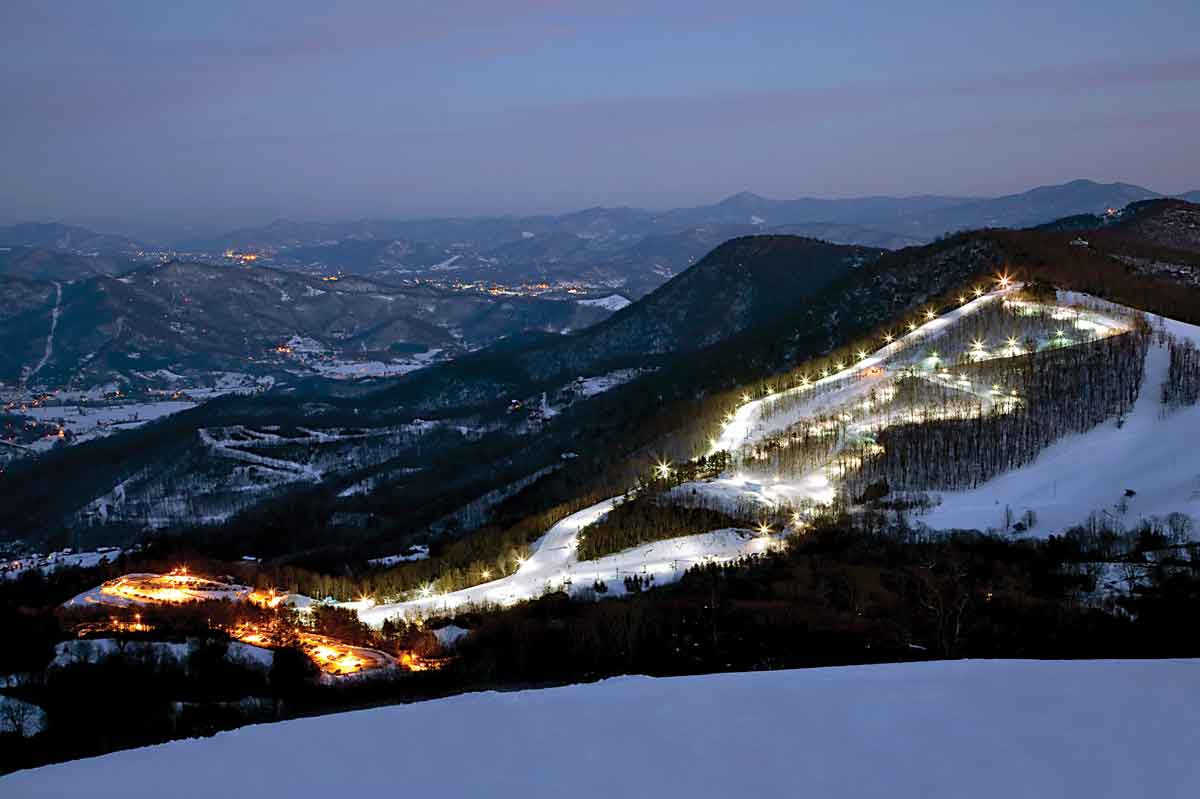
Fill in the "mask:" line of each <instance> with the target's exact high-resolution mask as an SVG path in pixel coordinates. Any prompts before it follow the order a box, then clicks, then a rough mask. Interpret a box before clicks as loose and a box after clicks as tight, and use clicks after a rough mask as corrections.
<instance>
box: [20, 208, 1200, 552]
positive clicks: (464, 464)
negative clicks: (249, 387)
mask: <svg viewBox="0 0 1200 799" xmlns="http://www.w3.org/2000/svg"><path fill="white" fill-rule="evenodd" d="M1101 210H1104V209H1101ZM1196 210H1197V209H1196V207H1195V206H1188V205H1186V204H1184V203H1182V202H1179V201H1171V200H1157V201H1154V202H1145V203H1134V204H1133V205H1131V206H1129V207H1128V208H1127V209H1125V210H1123V211H1120V212H1115V213H1113V214H1107V213H1101V214H1099V215H1092V216H1091V218H1090V222H1087V223H1086V224H1084V220H1082V219H1076V220H1070V223H1069V224H1067V223H1064V224H1061V225H1055V226H1049V227H1046V228H1043V229H1041V230H1032V231H1021V232H1010V231H992V232H987V231H984V232H975V233H966V234H961V235H955V236H950V237H946V238H944V239H941V240H939V241H937V242H934V243H932V244H929V245H926V246H922V247H912V248H906V249H904V250H902V251H898V252H887V251H883V250H878V249H871V248H864V247H855V246H847V245H834V244H829V243H826V242H820V241H815V240H812V239H803V238H799V237H794V236H774V235H765V236H753V237H742V238H737V239H734V240H731V241H728V242H725V243H724V244H722V245H720V246H719V247H717V248H715V249H714V250H713V251H712V252H711V253H710V254H708V255H707V256H705V257H704V258H702V259H701V260H700V261H699V262H698V263H697V264H696V265H694V266H692V267H691V268H690V269H688V270H686V271H685V272H684V273H682V274H681V275H679V276H677V277H675V278H674V279H672V280H669V281H667V282H666V283H665V284H664V285H662V286H661V287H659V288H658V289H656V290H655V291H653V292H651V293H650V294H649V295H648V296H646V297H644V298H642V299H640V300H638V301H637V302H634V303H633V304H632V305H630V306H628V307H626V308H624V309H622V310H619V311H617V312H616V313H614V314H612V315H611V316H609V317H608V318H607V319H604V320H603V321H600V322H598V323H596V324H593V325H591V326H590V327H587V328H585V329H582V330H578V332H574V333H572V334H571V335H560V334H546V333H541V334H538V333H530V334H527V335H523V336H514V337H511V338H509V339H507V340H505V341H502V342H499V343H496V344H493V345H492V346H490V347H487V348H485V349H483V350H481V351H478V352H470V353H466V354H463V355H461V356H460V357H458V358H455V359H454V360H452V361H449V362H447V363H439V364H434V365H431V366H429V367H428V368H425V369H420V370H419V371H414V372H412V373H411V374H407V375H405V376H403V377H398V378H395V379H388V380H385V381H382V382H375V383H372V384H360V385H355V386H352V387H349V388H348V387H347V386H346V385H345V384H343V383H338V384H334V383H332V381H326V382H321V381H293V380H287V379H285V380H283V381H282V384H281V383H279V382H277V383H276V385H275V388H274V389H273V390H271V391H267V392H265V393H262V394H259V395H256V396H254V397H234V396H231V397H225V398H222V399H221V400H218V401H215V402H210V403H206V404H204V405H202V406H200V407H198V408H194V409H192V410H189V411H186V412H183V413H180V414H177V415H175V416H172V417H168V418H166V419H163V420H161V421H160V422H157V423H153V424H150V425H146V426H145V427H143V428H140V429H138V430H133V431H129V432H126V433H119V434H117V435H116V436H114V437H112V438H100V439H97V440H94V441H88V442H85V443H81V444H77V445H74V446H71V447H64V448H60V449H55V450H51V451H50V452H48V453H46V454H45V455H42V456H39V457H38V458H36V459H32V460H29V461H28V462H24V465H18V466H13V467H10V468H9V470H8V471H7V472H6V473H4V474H0V494H7V495H12V496H21V497H25V498H26V501H25V502H22V503H19V504H18V505H15V506H12V507H8V508H4V507H0V536H2V535H3V534H5V533H6V532H7V533H8V534H10V535H25V536H30V535H34V534H37V533H38V531H51V530H53V531H58V530H62V529H64V528H71V527H75V528H81V527H86V526H88V525H94V524H102V525H113V524H118V525H120V524H128V525H132V526H133V527H135V528H141V527H144V526H170V525H180V524H187V523H189V522H190V521H194V520H197V519H204V520H209V521H213V520H217V521H219V520H223V519H229V518H231V514H234V513H239V512H241V513H244V514H249V515H245V516H243V517H241V519H240V520H238V519H235V522H236V523H237V524H240V525H241V526H238V527H234V528H231V531H230V533H229V534H230V536H231V540H232V541H235V542H236V546H237V547H238V551H253V552H255V553H256V554H259V555H267V556H270V555H274V554H286V553H293V552H297V551H301V550H303V549H305V548H307V547H319V546H324V545H325V544H326V543H327V542H328V541H329V540H332V539H331V535H332V536H341V535H345V536H346V540H348V541H350V540H360V541H367V540H369V539H371V538H372V537H375V538H376V539H377V540H382V538H381V537H388V540H389V541H398V540H405V537H406V536H409V535H417V534H423V531H426V530H428V529H430V526H431V525H435V524H441V522H440V521H439V520H442V519H444V518H446V517H447V516H448V515H452V514H455V513H457V512H458V511H459V510H460V509H461V508H463V507H464V502H471V501H473V499H474V498H478V497H484V496H486V495H490V492H494V491H496V490H497V488H498V487H499V486H505V485H509V484H513V483H514V482H516V481H519V480H521V479H523V478H524V477H526V476H528V475H530V474H537V473H541V472H542V470H550V469H554V470H561V473H562V475H563V477H562V478H561V479H562V480H563V481H564V482H563V483H562V485H563V486H570V485H574V486H578V485H583V484H584V483H585V482H586V480H591V479H599V478H596V477H595V476H596V475H604V474H607V473H608V470H609V469H615V468H618V464H619V463H620V462H621V459H623V458H626V457H630V456H631V455H632V454H633V453H642V454H645V453H648V452H649V453H662V452H663V450H661V449H658V447H659V444H660V443H661V441H662V436H663V435H664V434H665V433H666V432H667V431H669V430H673V429H675V428H673V427H671V426H670V424H678V423H679V420H680V419H684V418H687V419H689V420H690V417H689V414H690V413H692V412H694V410H695V408H697V407H699V406H697V405H695V404H694V403H695V402H696V401H697V399H698V398H701V397H705V396H706V395H712V394H714V392H721V391H724V390H727V389H731V388H733V387H734V386H738V385H746V384H747V382H748V381H754V380H759V379H765V378H766V377H768V376H770V375H773V374H775V373H777V372H779V371H781V370H785V369H788V368H790V367H791V366H794V365H795V364H797V363H799V362H802V361H804V360H805V359H807V358H809V357H812V356H814V355H818V354H824V353H832V352H834V351H835V350H836V349H837V348H838V347H842V346H846V345H848V344H849V343H850V342H851V341H853V340H854V338H855V337H857V336H861V335H863V334H864V333H866V332H867V331H870V330H872V329H874V328H876V327H877V326H878V325H881V324H883V323H885V322H889V321H891V320H896V319H898V318H900V316H901V315H902V314H905V313H907V312H909V311H910V310H912V309H914V308H918V307H921V306H922V305H923V304H924V303H926V302H927V301H929V299H930V298H932V297H934V296H936V295H938V294H939V293H941V292H944V291H947V290H949V289H951V288H953V287H957V286H962V285H964V284H965V282H966V281H968V280H974V279H978V278H980V277H982V276H986V275H992V274H995V271H996V270H998V269H1000V268H1002V267H1003V266H1004V265H1005V264H1013V263H1015V264H1017V266H1018V267H1021V266H1022V265H1024V266H1026V267H1029V265H1030V264H1040V263H1051V264H1057V265H1058V266H1057V267H1056V268H1057V269H1059V270H1061V273H1062V274H1073V273H1074V271H1075V270H1078V271H1079V272H1080V273H1081V274H1085V275H1087V274H1093V273H1095V274H1107V275H1109V276H1110V277H1112V276H1113V275H1118V276H1119V277H1120V278H1121V279H1122V280H1124V279H1126V278H1128V279H1129V280H1130V281H1136V284H1135V285H1136V286H1137V287H1138V290H1142V289H1149V288H1151V287H1152V284H1155V283H1157V281H1160V280H1162V281H1169V282H1166V283H1158V284H1157V288H1156V289H1155V290H1157V291H1160V292H1161V291H1166V292H1168V293H1169V292H1172V291H1175V290H1177V289H1178V288H1182V287H1184V286H1188V285H1195V283H1194V281H1193V279H1194V277H1195V270H1194V268H1193V264H1192V262H1193V261H1194V260H1195V259H1194V258H1192V257H1191V256H1190V254H1189V253H1188V252H1183V251H1181V250H1180V247H1181V246H1184V245H1189V242H1191V241H1194V238H1195V236H1194V232H1193V231H1195V230H1197V227H1196V226H1197V224H1200V220H1198V219H1197V216H1196ZM1076 216H1077V217H1079V216H1080V215H1076ZM595 220H596V217H593V222H594V221H595ZM1081 238H1082V239H1085V240H1086V241H1087V246H1081V245H1078V244H1077V243H1076V242H1078V240H1079V239H1081ZM1180 253H1182V254H1180ZM1121 264H1125V265H1126V266H1125V267H1122V266H1121ZM1125 269H1128V272H1126V271H1125ZM230 273H234V274H233V275H231V274H230ZM264 276H265V277H264ZM1141 277H1146V278H1149V280H1146V281H1142V280H1141V279H1140V278H1141ZM1089 279H1090V278H1089ZM10 280H11V281H12V284H13V290H20V291H22V292H24V294H25V295H26V296H27V299H28V303H29V305H30V306H31V307H30V310H29V311H26V312H24V313H17V314H15V315H13V316H11V317H9V322H10V323H11V324H13V325H20V324H25V325H26V330H28V329H29V328H28V320H29V319H31V318H36V320H37V329H39V330H48V329H50V327H51V324H52V323H53V319H52V318H51V317H50V315H51V313H52V311H51V309H52V308H53V307H59V308H60V312H59V314H58V317H57V318H58V327H57V332H56V334H55V336H54V347H53V352H52V353H49V354H48V355H43V356H39V355H38V350H39V345H42V352H45V351H46V350H48V348H47V347H44V344H45V341H46V339H45V338H41V337H36V338H34V339H33V341H32V344H30V343H29V342H28V341H27V342H26V350H27V351H26V352H24V353H23V354H22V355H21V357H20V358H17V359H14V362H13V364H12V365H11V366H10V370H12V369H15V368H18V367H20V366H22V365H28V364H30V363H32V362H33V361H34V359H35V357H44V358H46V360H45V361H44V368H43V372H47V373H49V374H51V375H53V374H54V373H55V371H57V370H64V371H69V369H70V366H68V364H70V363H82V362H84V361H85V360H86V362H87V363H88V364H90V363H91V362H92V361H96V362H97V363H103V364H104V366H97V367H95V368H96V369H97V370H100V369H102V368H107V369H109V370H112V371H122V372H124V373H129V374H132V373H133V372H134V371H135V370H136V371H138V372H142V373H143V374H148V373H149V371H150V370H154V371H155V372H157V373H158V374H162V371H161V370H163V369H167V370H169V371H171V372H175V371H176V368H177V366H176V365H177V364H183V365H186V364H188V363H194V362H196V360H197V359H204V360H205V361H207V363H205V364H202V365H204V366H206V367H207V368H214V367H213V366H212V365H210V364H216V362H217V359H221V358H227V359H229V366H224V367H223V368H232V367H233V365H234V362H236V361H237V359H238V358H239V357H240V358H241V360H242V363H243V365H242V366H241V367H240V368H241V369H242V370H245V369H251V368H257V367H252V366H251V365H249V364H248V363H246V360H247V359H246V358H245V353H249V352H253V351H258V352H262V350H263V348H265V347H267V346H269V345H270V344H271V342H273V341H277V340H278V339H279V337H282V336H283V335H284V334H285V333H287V332H288V331H292V330H297V329H305V330H312V331H318V335H324V336H326V337H327V338H328V339H331V340H334V341H337V342H340V344H339V345H338V346H345V347H348V348H350V349H352V350H353V349H362V348H363V344H364V343H365V348H366V349H367V350H368V351H377V350H379V349H381V348H383V347H384V346H387V345H388V344H389V342H395V341H397V340H402V339H403V340H408V339H410V338H411V337H412V336H414V335H416V334H415V333H412V332H408V330H407V329H402V328H401V327H400V326H401V325H410V326H411V327H412V329H413V330H416V328H418V327H419V323H423V322H428V321H429V320H431V319H434V318H436V317H437V316H438V311H437V308H436V306H435V307H433V308H432V309H431V308H429V307H426V304H425V303H426V300H425V299H418V298H410V297H407V296H404V297H401V296H399V295H400V294H404V293H406V292H408V291H410V289H402V290H397V291H398V294H397V296H396V298H395V299H394V300H390V301H389V300H386V299H380V298H379V297H377V296H375V295H378V294H387V293H388V292H389V291H390V289H388V288H387V285H386V284H383V283H376V282H375V281H372V280H368V279H366V278H354V277H347V278H342V279H341V280H339V281H336V284H338V285H339V290H344V291H346V293H347V294H346V296H330V295H332V294H334V293H333V292H329V291H328V288H329V284H330V283H331V282H334V281H322V280H320V278H314V277H311V276H303V275H297V274H295V273H288V272H281V271H277V270H272V269H261V268H259V267H246V268H238V269H234V268H231V267H206V266H199V265H190V266H184V265H179V266H167V267H160V268H156V269H147V270H145V271H144V272H142V271H139V272H135V273H132V274H130V275H127V276H124V277H122V278H96V279H93V280H89V281H85V282H83V283H81V284H79V285H71V286H65V287H63V295H64V296H63V297H62V300H61V306H59V305H58V303H59V300H58V296H57V291H56V290H55V287H52V286H48V284H46V283H44V282H36V283H35V282H32V281H18V280H16V279H10ZM342 283H345V286H344V287H341V285H340V284H342ZM225 284H228V285H227V286H226V285H225ZM1131 285H1134V284H1131ZM101 287H103V289H102V290H101ZM421 288H422V290H423V289H424V287H421ZM52 292H53V293H52ZM77 292H79V293H78V294H77ZM84 292H87V293H84ZM314 292H326V293H325V294H319V295H316V296H312V295H313V294H314ZM285 295H286V298H285ZM350 295H353V296H350ZM201 297H204V298H205V299H203V300H201V299H199V298H201ZM302 298H304V299H302ZM389 304H394V305H395V306H396V310H394V311H392V312H391V313H389V312H387V311H386V310H384V311H378V310H376V309H377V308H383V307H384V306H387V305H389ZM548 304H550V305H556V304H557V305H562V306H573V305H577V303H569V302H561V301H560V302H557V303H553V302H550V303H548ZM197 305H198V306H200V307H190V306H197ZM302 306H303V307H302ZM123 309H129V311H128V312H125V311H124V310H123ZM401 309H404V312H405V313H404V316H405V317H407V316H408V315H410V314H415V315H416V316H415V318H414V320H413V321H411V322H410V321H407V319H406V318H400V317H401V314H400V310H401ZM101 314H103V318H101V316H100V315H101ZM135 316H136V319H135V318H134V317H135ZM2 318H3V317H2V316H0V319H2ZM122 318H124V319H125V321H123V322H122V321H121V319H122ZM105 320H111V321H105ZM393 321H394V322H395V324H396V325H397V326H396V327H394V328H389V327H386V325H391V324H393ZM521 324H522V325H524V326H525V327H529V325H528V323H527V322H525V321H524V320H521ZM380 325H385V326H384V327H380ZM93 329H94V330H95V331H97V334H96V335H97V340H96V341H93V340H91V339H90V338H88V336H89V335H90V331H92V330H93ZM542 329H543V330H545V329H547V328H546V327H543V328H542ZM105 336H107V338H108V339H109V340H110V341H112V342H113V343H112V344H107V343H106V342H105V341H104V340H102V339H103V338H104V337H105ZM485 337H486V335H485ZM26 338H27V339H28V338H29V337H28V334H27V335H26ZM15 343H16V340H15V339H14V340H13V344H14V345H15ZM298 346H299V345H298ZM134 347H136V350H134ZM3 351H4V348H2V347H0V352H3ZM134 351H136V352H137V353H139V355H138V357H131V353H132V352H134ZM93 352H95V353H97V354H96V355H94V356H92V353H93ZM258 357H259V358H263V357H265V358H268V359H269V358H272V357H275V356H274V355H272V354H270V353H264V354H263V355H261V356H258ZM288 357H289V356H288V355H287V354H283V355H279V356H278V358H279V361H280V362H279V363H274V364H271V363H269V362H268V367H269V368H272V369H275V370H276V371H279V372H282V371H283V370H284V369H285V368H286V367H285V365H284V364H285V359H287V358H288ZM91 368H92V367H90V366H87V367H85V370H86V369H91ZM97 376H98V375H97ZM587 386H593V387H595V386H606V387H607V388H600V389H598V390H595V389H590V388H586V387H587ZM713 407H714V408H715V407H717V406H715V405H714V406H713ZM671 414H673V416H671ZM671 418H673V419H674V421H673V422H670V423H668V421H665V420H669V419H671ZM533 433H536V435H531V434H533ZM695 434H696V435H697V436H701V435H703V434H705V428H704V426H703V425H696V426H695ZM689 435H690V433H689ZM368 440H369V441H373V442H375V443H373V444H372V443H366V442H368ZM699 440H700V439H697V441H698V442H699ZM250 456H254V458H252V459H251V458H250ZM248 459H249V460H248ZM250 463H253V464H254V469H253V470H251V471H248V470H247V464H250ZM564 464H565V465H564ZM585 475H587V477H586V478H585ZM554 480H555V481H557V480H559V478H558V477H556V478H554ZM248 481H249V482H248ZM572 481H577V482H572ZM555 484H556V485H558V483H555ZM301 510H302V514H301V516H302V518H301V517H298V516H296V513H297V512H300V511H301ZM297 519H299V521H297Z"/></svg>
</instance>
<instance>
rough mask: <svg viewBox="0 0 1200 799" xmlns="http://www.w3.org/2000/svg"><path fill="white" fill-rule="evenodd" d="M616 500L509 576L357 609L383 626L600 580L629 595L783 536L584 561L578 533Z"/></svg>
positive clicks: (573, 524) (684, 542)
mask: <svg viewBox="0 0 1200 799" xmlns="http://www.w3.org/2000/svg"><path fill="white" fill-rule="evenodd" d="M617 499H618V498H616V497H614V498H610V499H606V500H604V501H603V502H598V503H596V504H595V505H592V506H591V507H589V508H584V509H583V510H581V511H578V512H576V513H573V514H571V515H570V516H567V517H566V518H565V519H563V520H561V521H560V522H558V523H557V524H555V525H554V526H552V527H551V528H550V529H549V531H547V533H546V534H545V535H544V536H542V537H541V538H539V539H538V540H537V541H536V542H535V543H534V545H533V546H534V551H533V553H532V554H531V555H530V557H529V559H528V560H526V561H525V562H524V563H523V564H521V566H520V568H518V569H517V570H516V571H515V572H514V573H513V574H510V575H508V576H507V577H501V578H500V579H497V580H492V581H490V582H486V583H482V584H480V585H476V586H472V587H470V588H464V589H462V590H460V591H453V592H450V593H446V594H440V595H432V596H428V597H422V598H419V599H413V600H410V601H407V602H393V603H385V604H380V605H372V606H370V607H364V608H361V609H359V610H358V617H359V619H361V620H362V621H363V622H365V623H366V624H369V625H371V626H374V627H378V626H380V625H381V624H383V622H384V621H385V620H386V619H390V618H394V617H397V616H405V617H421V616H429V615H434V614H437V613H443V612H450V611H453V610H456V609H460V608H467V607H471V606H478V607H486V606H491V605H500V606H507V605H512V604H515V603H517V602H522V601H524V600H528V599H534V598H536V597H539V596H541V595H542V594H544V593H546V592H547V591H558V590H565V591H568V592H570V593H572V594H578V593H582V592H585V591H587V590H590V589H591V588H592V586H593V585H594V584H595V583H596V581H597V580H599V581H602V582H604V583H605V585H606V586H607V588H608V593H607V595H608V596H613V595H619V594H621V593H624V590H625V586H624V579H625V578H626V577H631V576H645V577H650V576H653V577H654V584H655V585H662V584H664V583H668V582H672V581H674V580H677V579H679V577H682V576H683V573H684V572H685V571H687V569H688V568H690V567H691V566H695V565H698V564H700V563H705V562H728V561H732V560H736V559H738V558H741V557H745V556H748V555H755V554H761V553H763V552H766V551H767V550H768V549H770V548H771V546H772V545H774V544H775V543H776V542H777V540H778V539H776V538H774V537H772V536H760V535H755V534H753V533H750V532H749V531H746V530H714V531H711V532H707V533H701V534H699V535H690V536H683V537H680V538H672V539H668V540H666V541H656V542H654V543H652V544H646V545H644V546H640V547H635V548H633V549H626V550H623V551H621V552H617V553H615V554H612V555H608V556H605V557H603V558H597V559H596V560H589V561H580V560H579V559H578V558H577V557H576V554H575V545H576V539H577V537H578V535H579V531H580V530H582V529H583V528H584V527H586V526H587V525H589V524H591V523H592V522H595V521H597V520H599V519H600V518H601V517H603V516H604V514H606V513H608V511H609V510H611V509H612V507H613V504H614V503H615V502H616V501H617Z"/></svg>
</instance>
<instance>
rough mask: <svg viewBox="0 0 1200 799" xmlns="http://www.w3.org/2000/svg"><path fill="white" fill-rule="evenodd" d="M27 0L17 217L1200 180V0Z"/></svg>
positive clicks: (153, 218) (15, 153)
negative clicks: (972, 0) (956, 0)
mask: <svg viewBox="0 0 1200 799" xmlns="http://www.w3.org/2000/svg"><path fill="white" fill-rule="evenodd" d="M967 5H970V4H947V3H942V2H937V3H934V2H908V3H904V4H899V3H894V2H893V3H856V4H853V7H850V4H847V3H845V2H838V3H816V2H812V3H808V2H805V3H800V2H796V1H795V0H788V1H787V2H773V1H772V2H754V1H749V2H739V3H730V2H727V0H726V1H725V2H710V0H686V1H685V2H684V1H678V0H677V1H675V2H659V3H653V2H626V1H625V0H606V1H605V2H602V3H591V2H557V3H556V2H536V1H534V0H442V1H441V2H420V3H416V2H380V3H353V2H329V0H323V2H319V3H318V2H299V1H298V0H273V1H272V2H254V3H242V2H238V3H223V2H211V1H209V2H189V3H183V2H137V3H135V2H96V1H94V0H93V1H90V2H61V1H57V0H56V1H55V2H25V1H24V0H5V2H4V3H3V4H2V7H0V36H2V38H3V48H2V51H0V65H2V69H0V106H2V107H3V109H4V114H3V120H4V121H3V142H4V146H3V148H2V150H0V172H2V173H3V176H4V179H3V181H2V182H0V220H7V221H17V220H24V219H57V220H60V221H68V222H81V223H93V224H106V225H108V226H110V227H112V226H120V225H128V226H132V227H137V226H141V227H148V226H155V225H168V224H173V223H178V224H183V225H197V226H202V225H227V224H251V223H261V222H265V221H268V220H270V219H272V218H275V217H279V216H288V217H293V218H305V219H345V218H351V217H359V216H366V215H373V216H384V215H387V216H426V215H443V214H493V213H527V212H554V211H564V210H570V209H575V208H581V207H586V206H592V205H636V206H642V207H650V208H663V207H670V206H678V205H688V204H700V203H706V202H711V201H714V200H717V199H720V198H721V197H723V196H725V195H728V194H731V193H733V192H737V191H741V190H750V191H754V192H757V193H761V194H765V195H767V196H773V197H798V196H821V197H845V196H854V195H863V194H925V193H938V194H970V195H996V194H1003V193H1008V192H1012V191H1019V190H1023V189H1026V188H1029V187H1031V186H1034V185H1037V184H1045V183H1055V182H1062V181H1066V180H1070V179H1074V178H1080V177H1086V178H1093V179H1096V180H1102V181H1112V180H1121V181H1128V182H1132V183H1138V184H1140V185H1144V186H1146V187H1147V188H1151V189H1154V190H1157V191H1162V192H1182V191H1187V190H1193V189H1200V152H1198V150H1197V141H1200V45H1197V39H1196V32H1197V31H1198V30H1200V3H1197V2H1195V0H1180V1H1179V2H1154V3H1132V2H1129V1H1128V0H1121V1H1120V2H1107V0H1089V1H1088V2H1060V3H1056V4H1053V5H1054V6H1055V7H1054V8H1050V7H1049V5H1048V4H1046V3H1044V2H1037V3H1025V2H1006V3H992V4H987V7H982V4H974V5H976V6H980V7H976V8H967V7H965V6H967Z"/></svg>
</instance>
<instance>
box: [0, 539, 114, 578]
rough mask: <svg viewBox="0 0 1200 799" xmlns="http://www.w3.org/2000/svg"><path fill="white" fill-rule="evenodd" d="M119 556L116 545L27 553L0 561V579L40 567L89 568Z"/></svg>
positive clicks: (44, 571) (53, 568)
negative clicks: (80, 550) (95, 548)
mask: <svg viewBox="0 0 1200 799" xmlns="http://www.w3.org/2000/svg"><path fill="white" fill-rule="evenodd" d="M120 557H121V550H120V549H119V548H117V547H109V548H106V549H99V550H96V551H95V552H68V551H66V550H63V551H61V552H51V553H50V554H49V555H28V556H26V557H23V558H18V559H17V560H13V561H6V562H4V563H0V579H3V580H10V579H11V580H15V579H16V578H18V577H20V576H21V575H22V574H24V573H25V572H27V571H32V570H34V569H40V570H41V572H42V573H43V574H49V573H50V572H53V571H56V570H58V569H69V568H78V569H91V568H94V567H96V566H99V565H101V564H102V563H115V562H116V561H117V559H118V558H120Z"/></svg>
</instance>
